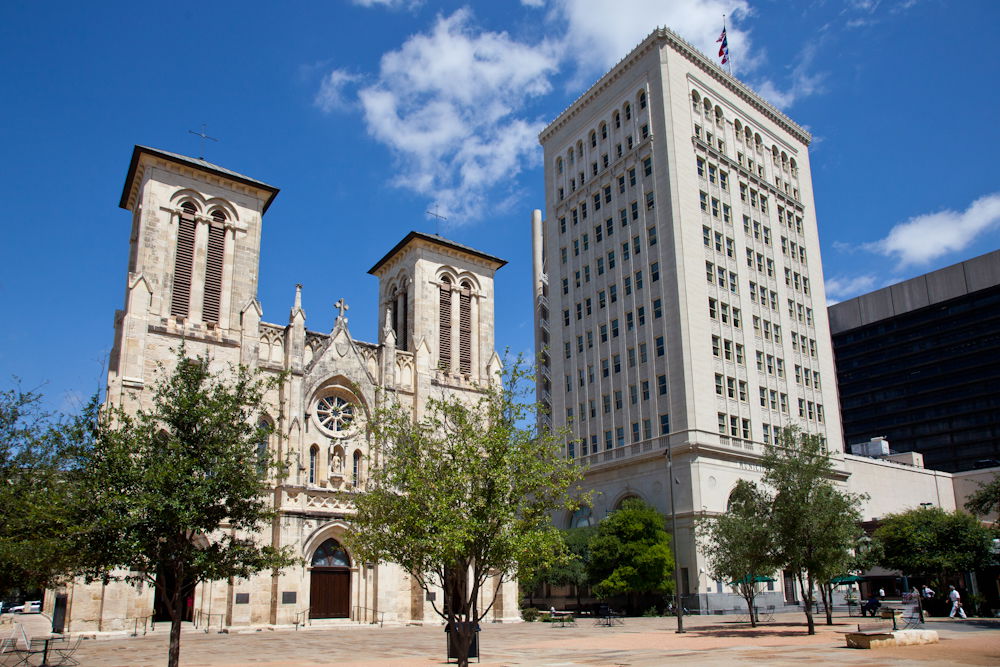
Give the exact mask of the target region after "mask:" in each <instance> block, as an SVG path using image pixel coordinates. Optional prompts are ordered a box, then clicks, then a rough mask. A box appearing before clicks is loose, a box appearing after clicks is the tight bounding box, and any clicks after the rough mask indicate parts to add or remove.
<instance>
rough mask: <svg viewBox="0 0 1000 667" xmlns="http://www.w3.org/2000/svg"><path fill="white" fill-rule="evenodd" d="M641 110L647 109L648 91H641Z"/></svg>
mask: <svg viewBox="0 0 1000 667" xmlns="http://www.w3.org/2000/svg"><path fill="white" fill-rule="evenodd" d="M639 108H640V109H645V108H646V91H645V90H640V91H639Z"/></svg>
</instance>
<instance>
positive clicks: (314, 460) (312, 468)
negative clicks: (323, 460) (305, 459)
mask: <svg viewBox="0 0 1000 667" xmlns="http://www.w3.org/2000/svg"><path fill="white" fill-rule="evenodd" d="M318 478H319V445H313V446H312V447H310V448H309V483H310V484H316V483H317V480H318Z"/></svg>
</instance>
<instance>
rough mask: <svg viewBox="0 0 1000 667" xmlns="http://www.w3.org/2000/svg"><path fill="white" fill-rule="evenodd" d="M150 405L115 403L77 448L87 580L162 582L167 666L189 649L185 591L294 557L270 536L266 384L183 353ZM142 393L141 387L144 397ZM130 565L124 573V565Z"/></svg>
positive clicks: (272, 465) (274, 468) (271, 467)
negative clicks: (267, 541)
mask: <svg viewBox="0 0 1000 667" xmlns="http://www.w3.org/2000/svg"><path fill="white" fill-rule="evenodd" d="M160 372H161V378H160V380H159V381H158V382H157V383H156V385H155V386H154V387H153V390H152V396H151V402H150V407H149V408H148V409H147V408H137V409H135V410H134V411H126V410H124V409H122V408H121V407H112V406H107V407H106V408H105V409H103V410H102V411H101V412H100V414H95V415H94V421H93V427H94V437H93V441H92V443H90V445H89V446H87V447H84V448H81V449H80V451H79V452H78V453H77V460H76V464H77V467H78V469H79V470H80V471H81V490H82V493H83V495H84V497H85V498H87V499H88V502H86V503H83V504H81V505H80V507H79V514H80V516H79V521H80V524H81V525H83V526H85V530H84V531H83V532H81V533H80V535H79V539H78V545H77V548H79V549H80V550H81V552H82V553H85V554H86V555H87V557H88V560H87V562H86V563H85V569H84V573H85V574H86V575H87V576H88V578H100V579H103V580H109V579H114V578H121V579H124V580H126V581H128V582H130V583H133V584H138V583H142V582H145V583H146V584H149V585H151V586H155V587H156V588H157V590H158V592H159V594H160V595H161V596H162V599H164V600H166V601H167V606H168V608H169V613H170V617H171V626H170V649H169V659H168V665H169V666H170V667H176V666H177V665H178V664H179V659H180V630H181V620H182V618H183V614H184V600H185V597H186V595H187V594H188V593H189V592H190V591H192V590H193V588H194V586H195V585H197V584H198V583H200V582H204V581H210V580H220V579H227V578H230V577H238V578H243V577H249V576H251V575H253V574H254V573H257V572H260V571H262V570H276V569H278V568H282V567H285V566H287V565H290V564H292V563H293V562H294V559H293V558H291V556H290V555H289V554H288V552H286V551H283V550H277V549H275V548H273V547H272V546H269V545H262V544H260V543H259V542H258V539H259V538H260V536H262V535H268V534H269V533H270V531H264V530H263V529H264V528H265V527H267V526H269V524H270V521H271V519H272V518H273V516H274V513H273V511H272V508H271V504H270V499H271V496H270V494H269V493H268V492H267V490H266V486H267V481H268V479H269V477H270V475H272V474H275V473H277V472H278V469H279V466H278V464H277V461H275V460H274V458H273V457H271V456H268V455H266V454H265V453H264V452H262V451H259V449H258V445H259V443H260V442H261V441H262V440H263V439H264V438H265V437H266V436H267V434H268V431H269V429H267V428H265V427H264V426H262V421H261V420H262V416H263V406H264V392H265V391H266V390H267V389H269V388H270V387H271V386H272V385H273V384H274V383H271V382H266V381H264V380H262V379H261V377H260V376H259V375H258V374H257V373H256V372H253V371H251V370H249V369H247V368H246V367H242V366H241V367H239V368H236V369H231V372H230V373H228V374H226V375H225V376H222V375H215V374H213V373H212V372H210V370H209V362H208V359H206V358H196V359H192V358H188V357H187V356H185V353H184V349H183V348H182V349H181V351H180V352H179V353H178V356H177V365H176V368H174V370H173V371H172V372H169V373H167V371H166V369H164V368H163V367H161V368H160ZM136 398H138V397H136ZM116 570H117V571H118V572H121V571H125V572H128V574H126V575H116V573H115V572H114V571H116Z"/></svg>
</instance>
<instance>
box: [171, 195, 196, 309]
mask: <svg viewBox="0 0 1000 667" xmlns="http://www.w3.org/2000/svg"><path fill="white" fill-rule="evenodd" d="M197 212H198V209H197V208H195V205H194V204H193V203H191V202H189V201H186V202H184V203H183V204H181V213H180V216H179V217H178V221H177V248H176V249H175V251H174V279H173V289H172V291H171V294H170V314H171V315H173V316H175V317H187V316H188V314H189V313H190V312H191V278H192V276H191V274H192V272H193V269H194V238H195V229H196V228H197V224H198V223H197V222H196V221H195V215H196V214H197Z"/></svg>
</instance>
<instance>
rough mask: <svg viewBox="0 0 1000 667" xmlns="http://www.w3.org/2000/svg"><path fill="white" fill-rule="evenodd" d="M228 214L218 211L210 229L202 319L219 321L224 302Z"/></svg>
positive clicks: (213, 215)
mask: <svg viewBox="0 0 1000 667" xmlns="http://www.w3.org/2000/svg"><path fill="white" fill-rule="evenodd" d="M225 223H226V214H225V213H223V212H222V211H219V210H216V211H214V212H213V213H212V224H211V226H209V228H208V248H207V252H206V254H205V302H204V305H203V306H202V311H201V319H202V320H203V321H205V322H215V323H218V321H219V304H220V302H221V300H222V265H223V262H224V261H225V254H226V227H225Z"/></svg>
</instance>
